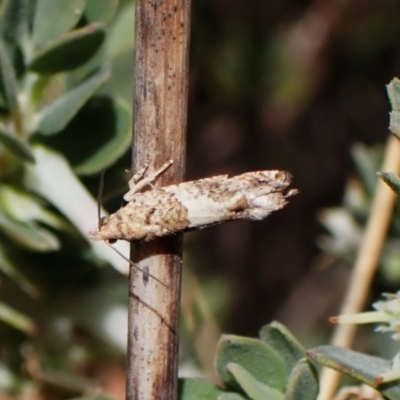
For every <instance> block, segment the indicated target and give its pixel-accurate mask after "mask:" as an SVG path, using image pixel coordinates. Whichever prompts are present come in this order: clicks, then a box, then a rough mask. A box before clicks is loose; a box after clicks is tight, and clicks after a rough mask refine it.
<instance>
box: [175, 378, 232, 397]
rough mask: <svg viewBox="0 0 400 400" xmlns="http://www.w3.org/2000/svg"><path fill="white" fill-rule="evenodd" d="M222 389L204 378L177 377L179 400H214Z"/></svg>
mask: <svg viewBox="0 0 400 400" xmlns="http://www.w3.org/2000/svg"><path fill="white" fill-rule="evenodd" d="M221 393H224V391H223V390H222V389H220V388H218V387H217V386H216V385H215V384H214V383H212V382H209V381H207V380H206V379H200V378H196V379H195V378H191V379H179V383H178V399H179V400H215V399H216V398H217V397H218V395H220V394H221Z"/></svg>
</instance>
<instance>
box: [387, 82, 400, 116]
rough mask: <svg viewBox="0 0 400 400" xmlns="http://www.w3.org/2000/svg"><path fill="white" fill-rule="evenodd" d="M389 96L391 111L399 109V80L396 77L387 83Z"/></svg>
mask: <svg viewBox="0 0 400 400" xmlns="http://www.w3.org/2000/svg"><path fill="white" fill-rule="evenodd" d="M386 90H387V93H388V96H389V100H390V104H391V105H392V110H393V111H400V80H399V79H398V78H394V79H392V81H391V82H390V83H389V85H387V86H386Z"/></svg>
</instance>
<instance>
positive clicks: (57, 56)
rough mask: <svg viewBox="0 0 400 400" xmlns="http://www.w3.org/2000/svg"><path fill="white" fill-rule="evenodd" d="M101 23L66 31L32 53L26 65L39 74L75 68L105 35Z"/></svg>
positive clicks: (95, 48)
mask: <svg viewBox="0 0 400 400" xmlns="http://www.w3.org/2000/svg"><path fill="white" fill-rule="evenodd" d="M105 33H106V31H105V28H104V25H102V24H91V25H87V26H84V27H83V28H80V29H76V30H74V31H72V32H68V33H66V34H65V35H63V36H62V37H61V38H59V39H57V40H56V41H53V42H51V43H50V44H49V45H48V46H46V47H45V48H43V49H41V50H40V51H39V52H38V53H36V54H34V56H33V58H32V60H31V61H30V63H29V65H28V67H29V69H30V70H32V71H35V72H38V73H40V74H55V73H57V72H61V71H67V70H71V69H74V68H77V67H79V66H81V65H82V64H84V63H85V62H87V61H88V60H89V59H90V58H91V57H93V55H94V54H95V53H96V51H97V50H98V49H99V48H100V46H101V44H102V43H103V40H104V37H105Z"/></svg>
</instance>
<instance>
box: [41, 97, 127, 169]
mask: <svg viewBox="0 0 400 400" xmlns="http://www.w3.org/2000/svg"><path fill="white" fill-rule="evenodd" d="M131 137H132V134H131V113H130V109H129V107H128V106H127V105H126V104H123V103H121V102H114V101H113V99H110V98H107V97H100V96H95V97H93V98H91V99H90V100H89V101H88V102H87V103H86V104H85V106H84V107H83V108H82V109H81V110H80V111H79V113H78V114H77V115H76V117H75V118H74V119H73V120H72V121H71V123H70V124H68V126H67V127H66V128H65V129H64V130H63V131H62V132H60V133H59V134H57V135H53V136H48V137H44V138H42V142H43V143H44V144H46V145H47V146H50V147H52V148H53V149H55V150H58V151H60V152H62V153H63V154H64V155H65V157H67V159H68V160H69V162H70V163H71V164H72V165H73V166H74V170H75V171H76V172H77V173H78V174H94V173H96V172H99V171H101V170H103V169H105V168H107V167H108V166H109V165H111V164H113V163H114V162H115V161H116V160H117V159H118V158H119V157H120V156H122V155H123V154H124V153H125V152H126V150H127V149H128V148H129V146H130V143H131ZM76 143H79V146H76Z"/></svg>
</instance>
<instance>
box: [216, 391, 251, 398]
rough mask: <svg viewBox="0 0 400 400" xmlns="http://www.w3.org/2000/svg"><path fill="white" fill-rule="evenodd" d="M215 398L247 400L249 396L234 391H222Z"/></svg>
mask: <svg viewBox="0 0 400 400" xmlns="http://www.w3.org/2000/svg"><path fill="white" fill-rule="evenodd" d="M217 400H249V398H248V397H247V396H246V397H245V396H242V395H241V394H239V393H234V392H226V393H222V394H220V395H219V396H218V397H217Z"/></svg>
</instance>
